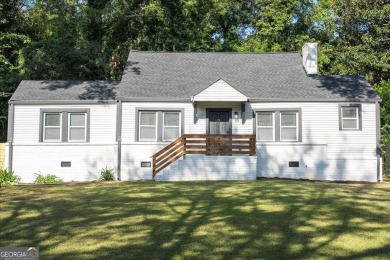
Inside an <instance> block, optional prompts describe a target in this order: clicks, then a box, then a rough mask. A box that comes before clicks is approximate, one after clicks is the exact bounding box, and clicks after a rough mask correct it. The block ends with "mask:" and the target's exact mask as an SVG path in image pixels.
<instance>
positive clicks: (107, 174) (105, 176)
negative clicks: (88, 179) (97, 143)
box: [99, 167, 115, 181]
mask: <svg viewBox="0 0 390 260" xmlns="http://www.w3.org/2000/svg"><path fill="white" fill-rule="evenodd" d="M99 181H115V176H114V169H112V168H107V167H106V168H103V169H101V171H100V178H99Z"/></svg>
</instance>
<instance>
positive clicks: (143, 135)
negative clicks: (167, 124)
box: [138, 111, 157, 141]
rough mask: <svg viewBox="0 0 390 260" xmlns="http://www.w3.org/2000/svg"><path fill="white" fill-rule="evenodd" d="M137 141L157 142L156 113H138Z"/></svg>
mask: <svg viewBox="0 0 390 260" xmlns="http://www.w3.org/2000/svg"><path fill="white" fill-rule="evenodd" d="M138 125H139V129H138V134H139V136H138V140H139V141H157V112H148V111H140V112H139V122H138Z"/></svg>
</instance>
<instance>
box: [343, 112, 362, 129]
mask: <svg viewBox="0 0 390 260" xmlns="http://www.w3.org/2000/svg"><path fill="white" fill-rule="evenodd" d="M344 108H348V109H352V108H353V109H355V111H356V117H344V113H343V109H344ZM344 119H348V120H351V119H354V120H355V121H356V128H349V127H348V128H346V127H344ZM359 129H360V120H359V107H358V106H341V130H359Z"/></svg>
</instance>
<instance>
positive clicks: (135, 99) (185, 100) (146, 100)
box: [120, 98, 191, 102]
mask: <svg viewBox="0 0 390 260" xmlns="http://www.w3.org/2000/svg"><path fill="white" fill-rule="evenodd" d="M120 100H121V101H123V102H191V98H121V99H120Z"/></svg>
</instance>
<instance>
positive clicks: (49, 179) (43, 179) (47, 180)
mask: <svg viewBox="0 0 390 260" xmlns="http://www.w3.org/2000/svg"><path fill="white" fill-rule="evenodd" d="M35 175H36V176H37V178H36V179H35V181H34V183H35V184H55V183H62V179H61V178H59V177H57V176H55V175H53V174H48V175H46V176H44V175H43V174H42V173H36V174H35Z"/></svg>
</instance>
